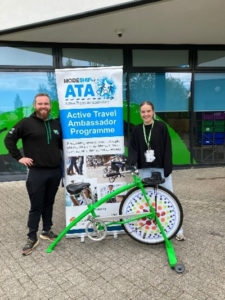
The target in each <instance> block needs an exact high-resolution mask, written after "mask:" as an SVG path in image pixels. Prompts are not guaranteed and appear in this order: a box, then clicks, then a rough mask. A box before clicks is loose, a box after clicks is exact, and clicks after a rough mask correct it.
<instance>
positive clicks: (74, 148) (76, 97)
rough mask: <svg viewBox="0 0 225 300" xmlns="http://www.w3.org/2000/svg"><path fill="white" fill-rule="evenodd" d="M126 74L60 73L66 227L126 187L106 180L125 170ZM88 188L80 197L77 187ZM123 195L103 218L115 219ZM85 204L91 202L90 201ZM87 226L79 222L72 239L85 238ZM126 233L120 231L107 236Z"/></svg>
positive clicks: (120, 180)
mask: <svg viewBox="0 0 225 300" xmlns="http://www.w3.org/2000/svg"><path fill="white" fill-rule="evenodd" d="M122 76H123V71H122V67H96V68H80V69H57V70H56V82H57V92H58V99H59V109H60V121H61V125H62V130H63V153H64V154H63V155H64V170H65V178H64V185H65V206H66V225H68V224H69V223H70V222H71V221H72V220H74V218H76V217H77V216H78V215H79V214H80V213H81V212H83V211H84V210H85V209H86V208H87V203H86V200H85V198H84V194H85V195H86V197H87V198H88V199H89V200H88V201H89V202H90V203H94V202H96V201H98V199H100V198H101V197H103V196H105V195H106V194H108V193H110V192H111V191H114V190H115V189H116V188H118V187H120V186H122V185H124V184H125V183H126V181H125V178H124V177H123V176H121V177H120V176H118V177H117V178H116V179H115V180H114V181H113V182H110V181H112V179H111V178H110V177H107V176H106V174H107V173H108V172H110V171H112V170H113V171H117V170H118V169H121V170H123V159H124V157H123V154H124V130H123V99H122V95H123V89H122V88H123V80H122V79H123V77H122ZM79 182H85V183H86V182H88V183H90V187H89V188H88V189H85V190H83V191H82V192H81V193H80V194H74V193H73V185H76V184H77V183H79ZM123 197H124V195H119V196H117V197H114V198H111V199H110V201H108V202H107V203H105V204H103V205H101V207H99V208H98V209H97V210H96V213H97V215H98V216H115V215H118V213H119V205H120V202H121V200H122V199H123ZM87 198H86V199H87ZM87 222H88V220H87V219H86V220H84V221H81V222H79V223H78V224H77V225H76V226H74V227H72V228H71V230H70V231H69V232H68V234H67V237H84V236H85V228H86V225H87ZM121 232H123V230H122V228H121V226H112V227H110V228H108V233H111V234H117V233H121Z"/></svg>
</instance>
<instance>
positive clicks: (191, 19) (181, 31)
mask: <svg viewBox="0 0 225 300" xmlns="http://www.w3.org/2000/svg"><path fill="white" fill-rule="evenodd" d="M10 2H13V1H10ZM32 2H33V6H34V5H36V7H33V9H32ZM42 2H43V3H42ZM50 2H52V1H43V0H39V2H38V6H39V8H37V2H36V1H35V2H34V1H31V2H29V5H30V7H29V11H28V10H27V4H26V5H25V3H27V1H21V2H20V5H21V7H23V3H24V7H23V10H22V9H21V13H22V14H24V16H22V17H23V20H24V21H23V22H26V19H29V23H28V22H27V24H24V23H23V24H22V25H21V22H18V23H17V24H16V21H14V20H15V19H16V18H17V15H16V11H17V8H16V7H15V11H14V10H12V9H11V11H7V5H5V6H3V8H1V15H2V17H3V18H5V20H6V16H7V17H9V13H10V18H11V20H12V23H13V24H14V27H10V28H9V24H8V27H7V28H5V27H4V26H1V24H0V41H24V42H54V43H88V44H90V43H102V44H208V45H210V44H212V45H213V44H218V45H224V44H225V35H224V27H225V26H224V25H225V17H224V16H225V14H224V12H225V1H224V0H213V1H212V0H152V1H125V2H124V1H121V2H120V3H119V4H118V1H115V2H113V1H111V3H114V6H112V4H111V6H107V7H106V6H105V7H104V8H101V7H100V5H99V3H100V2H104V1H91V2H94V3H96V7H97V6H98V7H97V8H95V9H93V7H92V9H91V10H90V11H88V10H87V9H86V11H85V12H81V11H80V10H78V9H76V6H75V4H76V2H79V3H81V2H84V3H86V2H87V1H85V0H84V1H73V3H74V5H73V6H72V7H71V6H70V7H68V9H67V10H68V11H67V15H65V10H64V11H63V13H62V15H61V16H60V15H59V8H58V7H52V8H51V9H52V11H51V12H50V13H49V16H46V11H48V6H49V3H50ZM54 2H55V1H54ZM66 2H69V1H64V3H66ZM70 2H71V1H70ZM89 2H90V1H89ZM106 2H107V1H106ZM116 2H117V3H116ZM71 3H72V2H71ZM107 3H108V5H109V3H110V2H109V1H108V2H107ZM115 3H116V4H115ZM42 4H43V5H42ZM17 5H18V4H17ZM56 5H58V4H55V6H56ZM60 5H61V4H60ZM90 5H93V3H92V4H90ZM40 7H41V9H42V10H45V14H44V16H43V18H42V19H41V17H40V18H39V19H38V18H35V16H36V14H37V15H39V16H40V15H41V11H40ZM54 11H56V12H57V13H54ZM77 11H78V12H77ZM32 14H33V16H34V18H33V19H34V21H33V23H31V22H30V20H31V19H32ZM56 16H57V17H56ZM22 17H21V15H20V20H22ZM14 18H15V19H14ZM1 28H2V30H1Z"/></svg>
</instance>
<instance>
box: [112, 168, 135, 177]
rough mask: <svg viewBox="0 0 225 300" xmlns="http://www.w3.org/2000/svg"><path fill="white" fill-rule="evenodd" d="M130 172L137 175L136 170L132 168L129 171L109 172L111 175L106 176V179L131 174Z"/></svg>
mask: <svg viewBox="0 0 225 300" xmlns="http://www.w3.org/2000/svg"><path fill="white" fill-rule="evenodd" d="M132 172H133V173H136V174H138V170H137V168H136V167H134V166H133V167H132V168H131V169H130V170H126V171H121V172H111V173H108V174H106V177H113V176H119V175H122V174H125V173H132Z"/></svg>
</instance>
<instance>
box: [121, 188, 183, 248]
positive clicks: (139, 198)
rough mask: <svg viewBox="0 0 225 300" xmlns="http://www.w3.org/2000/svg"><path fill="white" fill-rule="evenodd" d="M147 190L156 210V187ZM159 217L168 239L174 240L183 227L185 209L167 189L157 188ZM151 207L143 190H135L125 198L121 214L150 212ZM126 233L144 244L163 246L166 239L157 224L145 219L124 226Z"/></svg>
mask: <svg viewBox="0 0 225 300" xmlns="http://www.w3.org/2000/svg"><path fill="white" fill-rule="evenodd" d="M145 190H146V193H147V195H148V196H149V198H150V203H151V205H152V206H153V207H154V208H155V192H154V190H155V187H153V186H151V185H146V186H145ZM156 195H157V216H158V218H159V220H160V222H161V225H162V226H163V229H164V231H165V233H166V236H167V238H168V239H172V238H173V237H174V236H175V235H176V234H177V232H178V231H179V229H180V228H181V226H182V222H183V209H182V206H181V204H180V201H179V200H178V198H177V197H176V196H175V195H174V194H173V193H172V192H170V191H169V190H167V189H166V188H164V187H162V186H159V187H158V188H157V194H156ZM148 211H149V207H148V204H147V202H146V200H145V199H144V197H143V194H142V192H141V190H140V189H139V188H138V187H137V188H133V189H132V190H130V191H129V192H128V193H127V195H126V196H125V197H124V199H123V200H122V202H121V204H120V208H119V214H121V215H125V214H132V213H142V212H148ZM122 227H123V229H124V231H125V232H126V233H127V234H128V235H129V236H130V237H131V238H133V239H134V240H136V241H138V242H140V243H144V244H151V245H153V244H154V245H156V244H161V243H164V238H163V236H162V234H161V232H160V230H159V228H158V226H157V224H156V222H155V220H150V219H147V218H143V219H140V220H136V221H133V222H130V223H126V224H123V225H122Z"/></svg>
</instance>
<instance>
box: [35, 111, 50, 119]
mask: <svg viewBox="0 0 225 300" xmlns="http://www.w3.org/2000/svg"><path fill="white" fill-rule="evenodd" d="M49 114H50V110H45V109H39V110H36V115H37V116H38V118H40V119H43V120H46V119H47V118H48V116H49Z"/></svg>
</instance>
